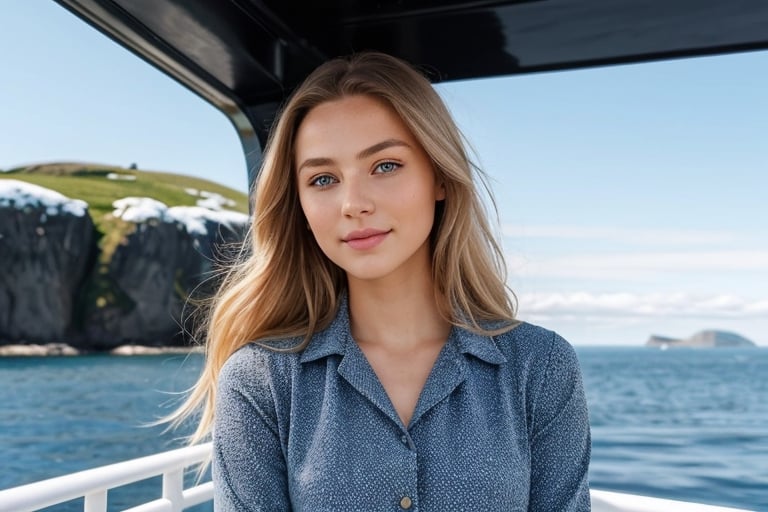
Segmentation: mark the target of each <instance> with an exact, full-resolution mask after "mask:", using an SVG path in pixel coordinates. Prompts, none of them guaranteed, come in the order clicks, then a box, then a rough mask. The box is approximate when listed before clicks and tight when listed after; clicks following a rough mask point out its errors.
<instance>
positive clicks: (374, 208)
mask: <svg viewBox="0 0 768 512" xmlns="http://www.w3.org/2000/svg"><path fill="white" fill-rule="evenodd" d="M295 147H296V154H295V161H296V172H297V180H298V181H297V183H298V191H299V200H300V202H301V207H302V209H303V211H304V215H305V216H306V218H307V221H308V223H309V228H310V229H311V230H312V233H313V234H314V236H315V239H316V240H317V243H318V245H319V246H320V248H321V249H322V251H323V252H324V253H325V255H326V256H327V257H328V258H329V259H330V260H331V261H333V262H334V263H335V264H336V265H338V266H339V267H341V268H342V269H344V270H345V271H346V273H347V276H348V278H349V279H350V280H355V279H357V280H379V279H384V278H395V279H410V278H411V276H414V274H416V273H423V272H430V265H431V258H430V251H429V241H428V240H429V234H430V231H431V229H432V224H433V222H434V216H435V202H436V201H438V200H441V199H443V198H444V197H445V192H444V190H443V187H442V186H441V185H440V184H438V183H437V181H436V178H435V172H434V170H433V167H432V164H431V162H430V160H429V157H428V156H427V154H426V153H425V152H424V150H423V149H422V148H421V146H420V145H419V144H418V143H417V142H416V140H415V139H414V137H413V135H412V134H411V133H410V131H409V130H408V129H407V128H406V126H405V125H404V124H403V122H402V121H401V120H400V117H399V116H398V115H397V114H396V113H395V111H394V110H393V109H392V108H391V107H389V106H388V105H386V104H385V103H383V102H381V101H379V100H376V99H374V98H372V97H369V96H363V95H358V96H348V97H345V98H342V99H339V100H335V101H330V102H327V103H323V104H321V105H319V106H317V107H315V108H313V109H312V110H310V111H309V113H308V114H307V116H306V117H305V118H304V120H303V121H302V123H301V125H300V126H299V129H298V132H297V134H296V146H295Z"/></svg>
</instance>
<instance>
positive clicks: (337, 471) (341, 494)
mask: <svg viewBox="0 0 768 512" xmlns="http://www.w3.org/2000/svg"><path fill="white" fill-rule="evenodd" d="M327 377H330V380H329V379H328V378H327ZM460 377H461V378H459V379H456V380H454V381H449V382H448V384H447V385H446V384H445V383H438V385H433V386H431V388H430V387H427V388H425V392H426V393H427V394H430V393H431V396H430V397H428V398H424V396H422V397H420V399H419V400H420V403H419V405H417V407H416V412H417V415H415V416H414V421H413V422H412V423H411V424H410V425H409V428H408V429H406V428H405V427H404V426H403V423H402V422H401V421H398V418H397V416H396V412H394V408H393V407H392V404H391V403H390V404H387V403H386V400H385V397H386V394H384V396H383V397H382V396H380V395H378V394H377V389H376V386H370V387H366V385H364V384H363V383H361V382H352V383H350V382H349V381H348V380H347V379H345V378H343V377H339V376H334V375H330V376H328V375H326V378H324V379H316V381H315V382H312V383H309V382H307V383H305V384H306V386H303V387H301V389H302V392H301V393H299V394H298V396H295V397H294V400H293V401H292V405H291V413H290V426H289V432H288V435H287V440H288V441H287V445H286V447H285V448H286V454H287V463H288V477H289V485H290V492H291V499H292V502H293V505H294V509H295V510H313V511H320V510H371V511H373V510H404V509H405V510H411V511H414V510H421V511H433V510H435V511H437V510H439V511H447V510H467V509H478V510H490V511H493V510H505V511H509V510H516V509H520V510H525V509H526V507H527V500H528V483H529V480H530V474H529V453H528V440H527V429H526V427H525V411H524V407H523V405H522V404H523V402H522V400H521V397H519V396H517V393H515V392H514V389H513V388H514V386H508V385H504V383H502V382H500V381H499V380H498V379H493V378H479V379H478V378H477V376H476V375H473V374H471V373H470V374H467V373H466V372H465V373H461V374H460ZM433 384H434V383H433ZM309 386H311V387H309ZM427 386H430V383H429V382H428V383H427ZM310 389H314V392H308V390H310ZM378 392H380V393H383V390H378ZM422 398H424V400H422ZM404 505H407V507H404Z"/></svg>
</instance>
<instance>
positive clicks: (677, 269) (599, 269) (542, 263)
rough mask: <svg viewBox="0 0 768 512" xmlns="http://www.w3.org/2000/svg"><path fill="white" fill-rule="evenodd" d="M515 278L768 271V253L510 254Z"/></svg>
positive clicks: (590, 277) (645, 277) (582, 277)
mask: <svg viewBox="0 0 768 512" xmlns="http://www.w3.org/2000/svg"><path fill="white" fill-rule="evenodd" d="M506 257H507V263H508V268H509V271H510V274H511V275H515V276H521V277H553V278H577V279H579V278H581V279H617V278H618V279H626V280H633V279H647V278H649V277H654V276H659V275H661V274H675V275H680V274H682V273H690V272H743V271H750V272H754V271H763V272H765V271H768V251H755V250H752V251H750V250H724V251H664V252H640V251H638V252H620V253H581V254H571V255H569V256H559V257H546V256H542V257H533V256H528V257H524V256H521V255H519V254H508V255H507V256H506Z"/></svg>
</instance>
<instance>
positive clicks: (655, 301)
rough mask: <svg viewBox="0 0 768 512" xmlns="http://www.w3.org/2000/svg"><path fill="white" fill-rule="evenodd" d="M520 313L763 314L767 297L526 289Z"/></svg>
mask: <svg viewBox="0 0 768 512" xmlns="http://www.w3.org/2000/svg"><path fill="white" fill-rule="evenodd" d="M518 301H519V306H520V314H521V316H523V317H536V318H554V317H568V318H571V317H581V318H585V317H590V318H596V317H624V318H626V319H631V318H642V317H671V316H674V317H684V316H695V317H709V318H747V317H752V318H766V319H768V299H751V298H746V297H741V296H737V295H733V294H721V295H709V296H705V295H694V294H689V293H683V292H674V293H649V294H634V293H626V292H621V293H590V292H563V293H527V294H521V295H519V296H518Z"/></svg>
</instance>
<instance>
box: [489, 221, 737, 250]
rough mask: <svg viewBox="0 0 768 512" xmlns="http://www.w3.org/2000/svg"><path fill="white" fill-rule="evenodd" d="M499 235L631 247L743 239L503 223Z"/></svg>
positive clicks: (731, 235)
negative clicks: (600, 242)
mask: <svg viewBox="0 0 768 512" xmlns="http://www.w3.org/2000/svg"><path fill="white" fill-rule="evenodd" d="M502 233H503V234H504V236H506V237H510V238H517V239H519V238H554V239H560V240H607V241H611V242H620V243H629V244H634V245H663V246H669V245H676V246H680V245H686V246H690V245H712V244H733V243H737V242H739V241H743V240H744V238H743V236H740V235H737V234H736V233H732V232H728V231H711V230H691V229H630V228H619V227H606V226H568V225H538V226H537V225H516V224H505V225H503V226H502Z"/></svg>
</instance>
